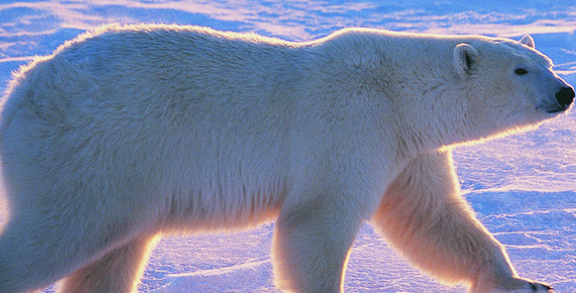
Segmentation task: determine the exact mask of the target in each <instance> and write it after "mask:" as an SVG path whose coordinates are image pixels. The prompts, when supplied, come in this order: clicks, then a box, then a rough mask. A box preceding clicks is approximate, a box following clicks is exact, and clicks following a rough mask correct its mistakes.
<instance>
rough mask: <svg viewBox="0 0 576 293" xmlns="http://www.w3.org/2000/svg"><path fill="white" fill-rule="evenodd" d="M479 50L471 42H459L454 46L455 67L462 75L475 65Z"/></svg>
mask: <svg viewBox="0 0 576 293" xmlns="http://www.w3.org/2000/svg"><path fill="white" fill-rule="evenodd" d="M477 57H478V50H476V49H475V48H474V47H472V46H470V45H469V44H464V43H462V44H458V45H457V46H456V47H455V48H454V69H456V72H458V74H460V75H464V74H466V73H468V72H469V71H470V70H471V69H472V68H473V66H474V62H476V58H477Z"/></svg>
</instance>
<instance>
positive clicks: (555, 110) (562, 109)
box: [546, 105, 570, 114]
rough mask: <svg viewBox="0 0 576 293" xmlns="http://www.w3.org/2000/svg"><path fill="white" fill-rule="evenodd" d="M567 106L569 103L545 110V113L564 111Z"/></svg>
mask: <svg viewBox="0 0 576 293" xmlns="http://www.w3.org/2000/svg"><path fill="white" fill-rule="evenodd" d="M569 107H570V105H565V106H560V107H557V108H556V109H552V110H546V113H548V114H556V113H560V112H564V111H566V110H567V109H568V108H569Z"/></svg>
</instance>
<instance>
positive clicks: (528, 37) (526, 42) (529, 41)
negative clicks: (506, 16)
mask: <svg viewBox="0 0 576 293" xmlns="http://www.w3.org/2000/svg"><path fill="white" fill-rule="evenodd" d="M519 43H520V44H524V45H526V46H528V47H530V48H532V49H535V48H536V43H534V39H533V38H532V36H531V35H525V36H523V37H522V39H520V42H519Z"/></svg>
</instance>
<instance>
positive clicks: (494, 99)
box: [453, 36, 574, 140]
mask: <svg viewBox="0 0 576 293" xmlns="http://www.w3.org/2000/svg"><path fill="white" fill-rule="evenodd" d="M453 54H454V60H453V67H454V70H455V71H456V75H457V76H458V78H457V79H458V84H459V90H460V91H461V93H460V94H459V96H460V98H465V99H466V100H467V101H468V109H467V115H468V118H469V119H470V120H471V121H469V122H470V123H473V124H474V125H473V126H472V128H473V129H474V132H476V133H474V134H471V137H469V138H470V139H472V140H474V139H478V138H486V137H490V136H492V135H494V134H498V133H502V132H504V133H506V132H508V131H514V130H518V129H522V128H524V127H526V126H531V125H536V124H538V123H539V122H541V121H544V120H545V119H548V118H551V117H554V116H556V115H558V114H559V113H563V112H565V111H566V110H567V109H568V108H569V107H570V105H571V104H572V102H573V100H574V89H573V88H572V87H571V86H570V85H568V84H567V83H566V82H565V81H564V80H562V79H561V78H560V77H558V75H556V74H555V73H554V72H553V71H552V66H553V64H552V62H551V60H550V59H549V58H548V57H546V56H545V55H543V54H542V53H540V52H538V51H536V49H535V44H534V39H532V37H530V36H525V37H523V38H522V39H521V40H520V41H519V42H515V41H511V40H508V39H493V38H474V39H470V40H468V41H467V42H464V43H459V44H458V45H456V47H455V48H454V50H453Z"/></svg>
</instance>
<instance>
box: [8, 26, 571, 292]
mask: <svg viewBox="0 0 576 293" xmlns="http://www.w3.org/2000/svg"><path fill="white" fill-rule="evenodd" d="M551 67H552V63H551V61H550V59H548V58H547V57H545V56H544V55H542V54H541V53H539V52H538V51H536V50H535V49H534V41H533V39H532V38H531V37H529V36H526V37H524V38H523V39H522V40H521V41H520V42H515V41H512V40H508V39H500V38H488V37H482V36H440V35H420V34H405V33H394V32H389V31H383V30H375V29H345V30H342V31H338V32H336V33H334V34H332V35H330V36H328V37H325V38H322V39H319V40H316V41H311V42H304V43H293V42H287V41H282V40H278V39H273V38H265V37H261V36H257V35H251V34H247V35H243V34H236V33H225V32H218V31H214V30H211V29H207V28H199V27H188V26H186V27H182V26H163V25H136V26H112V27H107V28H103V29H99V30H97V31H94V32H92V33H87V34H84V35H82V36H80V37H78V38H77V39H75V40H73V41H70V42H67V43H65V44H64V45H63V46H61V47H60V48H58V49H57V50H56V51H55V52H54V54H52V55H51V56H48V57H43V58H38V59H37V60H35V61H33V62H32V63H31V64H30V65H28V66H26V67H24V68H22V69H21V70H20V71H19V72H17V73H15V75H14V79H13V81H12V82H11V83H10V85H9V88H8V90H7V93H6V96H5V98H4V100H3V108H2V116H1V126H0V155H1V162H2V168H1V171H2V180H3V185H2V188H3V190H4V193H5V194H6V198H7V200H6V201H7V204H8V207H9V220H8V221H7V223H6V224H5V226H4V227H3V230H2V232H1V235H0V292H23V291H29V290H35V289H38V288H42V287H44V286H47V285H49V284H51V283H53V282H55V281H57V280H59V279H62V278H63V281H62V283H61V286H62V288H61V289H60V290H61V292H135V291H136V290H137V286H138V283H139V278H140V275H141V274H142V271H143V267H144V265H145V263H146V261H147V256H148V253H149V251H150V249H151V247H152V246H153V244H154V240H155V239H157V235H161V234H165V233H173V232H190V233H194V232H198V231H203V232H211V231H212V232H216V231H222V230H230V229H243V228H247V227H251V226H255V225H258V224H260V223H263V222H266V221H271V220H276V221H277V222H276V224H275V232H274V239H273V251H272V258H273V263H274V274H275V279H276V284H277V285H278V286H279V288H281V289H283V290H286V291H290V292H341V291H342V279H343V276H344V269H345V267H346V262H347V259H348V254H349V251H350V247H351V245H352V242H353V241H354V237H355V235H356V233H357V232H358V229H359V227H360V226H361V224H362V223H364V222H366V221H370V222H372V223H373V225H374V226H375V227H376V228H377V230H378V231H379V232H381V234H382V235H383V236H384V238H386V239H387V240H388V242H389V243H391V244H392V245H393V246H394V247H395V248H396V249H398V250H399V251H400V252H401V253H402V254H403V255H405V256H406V258H408V259H409V260H410V261H411V262H412V264H414V265H415V266H416V267H418V268H420V269H422V270H423V271H425V272H427V273H429V274H431V275H433V276H435V277H437V278H438V279H439V280H441V281H443V282H446V283H448V284H451V283H458V282H461V283H466V284H468V285H469V286H470V291H471V292H548V291H549V290H550V287H548V286H547V285H545V284H542V283H538V282H534V281H530V280H526V279H522V278H520V277H519V276H518V275H517V273H516V272H515V270H514V268H513V266H512V265H511V263H510V261H509V259H508V256H507V254H506V252H505V249H504V247H503V246H502V245H501V244H500V243H499V242H498V241H497V240H496V239H495V238H494V237H493V236H492V235H491V234H490V233H489V232H488V231H487V230H486V229H485V228H484V227H483V226H482V224H481V223H480V222H479V221H478V220H477V219H476V217H475V215H474V214H473V212H472V211H471V209H470V208H469V206H468V204H467V203H466V202H465V201H464V200H463V198H462V197H461V196H460V195H459V186H458V182H457V180H456V175H455V173H454V167H453V163H452V159H451V151H450V150H451V148H452V147H453V146H455V145H458V144H463V143H470V142H474V141H479V140H483V139H488V138H491V137H494V136H498V135H505V134H509V133H512V132H515V131H518V130H521V129H526V128H530V127H534V126H535V125H537V124H538V123H540V122H541V121H543V120H546V119H549V118H552V117H555V116H557V115H559V114H560V113H563V112H564V111H565V110H566V109H568V108H569V106H570V104H571V103H572V101H573V97H574V91H573V89H572V87H571V86H569V85H568V84H567V83H566V82H564V81H563V80H562V79H560V78H559V77H558V76H557V75H556V74H554V73H553V72H552V70H551ZM383 286H384V287H385V285H383Z"/></svg>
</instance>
